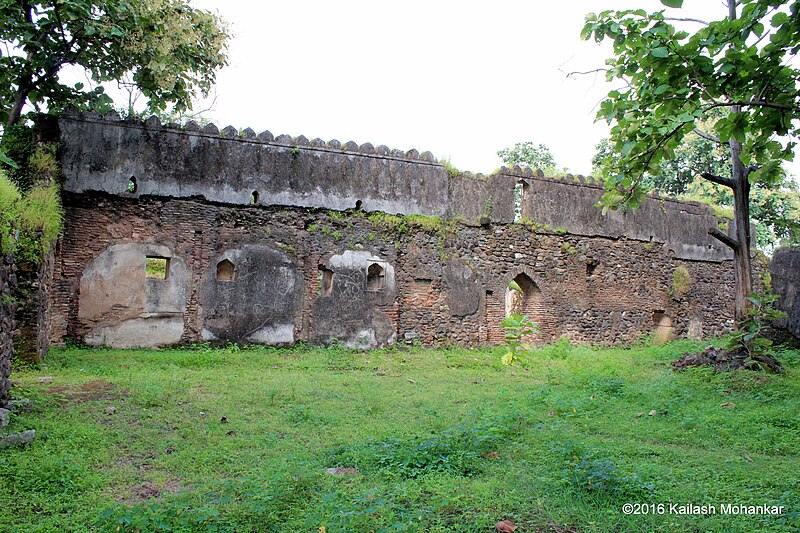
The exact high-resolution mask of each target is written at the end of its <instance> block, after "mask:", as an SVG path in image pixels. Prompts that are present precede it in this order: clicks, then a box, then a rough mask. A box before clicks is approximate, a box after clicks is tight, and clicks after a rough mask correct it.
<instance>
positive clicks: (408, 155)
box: [60, 113, 514, 222]
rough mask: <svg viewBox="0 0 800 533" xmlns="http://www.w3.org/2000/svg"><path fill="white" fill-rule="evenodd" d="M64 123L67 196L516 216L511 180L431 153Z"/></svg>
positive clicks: (89, 117)
mask: <svg viewBox="0 0 800 533" xmlns="http://www.w3.org/2000/svg"><path fill="white" fill-rule="evenodd" d="M60 127H61V141H62V151H61V165H62V168H63V172H64V176H65V181H64V190H65V191H69V192H85V191H102V192H107V193H109V194H114V195H122V196H127V197H132V198H137V197H139V196H144V195H156V196H169V197H173V198H193V197H200V198H204V199H205V200H208V201H212V202H219V203H225V204H233V205H250V204H251V203H259V204H262V205H289V206H299V207H314V208H327V209H337V210H346V209H352V208H358V209H363V210H365V211H383V212H386V213H401V214H406V215H408V214H414V213H416V214H423V215H433V216H440V217H450V216H454V215H456V214H457V215H460V216H463V217H464V218H465V219H467V220H469V221H474V220H476V219H477V218H478V217H479V216H481V215H484V214H485V215H488V216H492V218H493V219H494V220H496V221H498V222H510V221H511V219H513V216H514V212H513V182H512V181H511V180H509V179H507V178H506V177H504V176H500V175H493V176H483V175H476V176H472V175H470V176H464V177H453V176H451V175H450V173H449V172H448V171H447V170H446V169H445V168H444V166H442V165H441V164H440V163H439V162H438V161H437V160H436V159H435V158H434V157H433V155H432V154H431V153H430V152H424V153H422V154H419V153H418V152H417V151H416V150H409V151H407V152H401V151H399V150H390V149H389V148H387V147H386V146H378V147H374V146H372V145H371V144H370V143H365V144H362V145H360V146H359V145H357V144H356V143H354V142H352V141H350V142H347V143H345V144H344V145H342V144H341V143H340V142H339V141H336V140H332V141H328V142H324V141H322V140H320V139H314V140H312V141H309V140H308V139H306V138H305V137H302V136H300V137H295V138H291V137H289V136H287V135H279V136H278V137H273V135H272V134H271V133H270V132H268V131H265V132H262V133H260V134H258V135H256V134H255V132H254V131H252V130H250V129H246V130H243V131H242V132H241V133H240V132H239V131H238V130H236V129H235V128H233V127H231V126H228V127H227V128H224V129H223V130H222V131H221V132H220V131H219V130H218V129H217V127H216V126H214V125H213V124H211V125H208V126H206V127H204V128H202V129H200V128H199V126H197V125H196V124H194V123H189V124H188V125H186V126H184V127H183V128H178V127H177V125H165V126H163V127H162V126H161V125H160V123H159V122H158V120H157V119H156V118H155V117H153V118H152V119H150V120H148V121H147V122H146V123H140V122H135V121H134V122H131V121H122V120H119V117H118V116H117V115H116V114H112V115H106V116H105V117H100V116H99V115H96V114H91V113H89V114H86V115H81V116H66V117H64V118H62V119H61V120H60ZM497 196H500V197H501V198H495V197H497ZM502 197H505V198H502ZM492 205H495V206H496V207H495V208H494V209H489V208H491V206H492Z"/></svg>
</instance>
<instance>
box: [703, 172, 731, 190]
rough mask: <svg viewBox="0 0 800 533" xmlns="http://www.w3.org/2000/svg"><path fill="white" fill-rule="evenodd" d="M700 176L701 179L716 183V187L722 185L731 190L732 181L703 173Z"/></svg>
mask: <svg viewBox="0 0 800 533" xmlns="http://www.w3.org/2000/svg"><path fill="white" fill-rule="evenodd" d="M700 175H701V176H702V177H703V178H705V179H707V180H708V181H711V182H713V183H716V184H718V185H724V186H725V187H728V188H730V189H733V185H734V183H733V180H732V179H730V178H724V177H722V176H717V175H716V174H711V173H710V172H703V173H702V174H700Z"/></svg>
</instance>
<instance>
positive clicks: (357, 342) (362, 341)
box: [345, 329, 378, 350]
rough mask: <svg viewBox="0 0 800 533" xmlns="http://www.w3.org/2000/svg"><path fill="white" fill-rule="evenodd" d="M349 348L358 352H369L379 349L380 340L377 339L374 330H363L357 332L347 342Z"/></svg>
mask: <svg viewBox="0 0 800 533" xmlns="http://www.w3.org/2000/svg"><path fill="white" fill-rule="evenodd" d="M345 346H347V347H348V348H354V349H356V350H368V349H372V348H377V347H378V340H377V339H376V338H375V330H374V329H362V330H359V331H358V332H356V334H355V335H353V337H352V338H351V339H348V340H347V342H345Z"/></svg>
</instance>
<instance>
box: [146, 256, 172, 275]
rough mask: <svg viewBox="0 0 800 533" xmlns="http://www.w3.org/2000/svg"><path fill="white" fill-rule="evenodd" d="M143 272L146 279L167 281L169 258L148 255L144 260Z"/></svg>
mask: <svg viewBox="0 0 800 533" xmlns="http://www.w3.org/2000/svg"><path fill="white" fill-rule="evenodd" d="M144 272H145V277H146V278H147V279H157V280H165V279H167V278H168V277H169V257H157V256H150V255H148V256H147V257H146V258H145V263H144Z"/></svg>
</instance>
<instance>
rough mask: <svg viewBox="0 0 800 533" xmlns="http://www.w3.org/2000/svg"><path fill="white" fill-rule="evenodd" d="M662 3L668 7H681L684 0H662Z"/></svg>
mask: <svg viewBox="0 0 800 533" xmlns="http://www.w3.org/2000/svg"><path fill="white" fill-rule="evenodd" d="M661 3H662V4H664V5H665V6H667V7H675V8H678V7H681V6H683V0H661Z"/></svg>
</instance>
